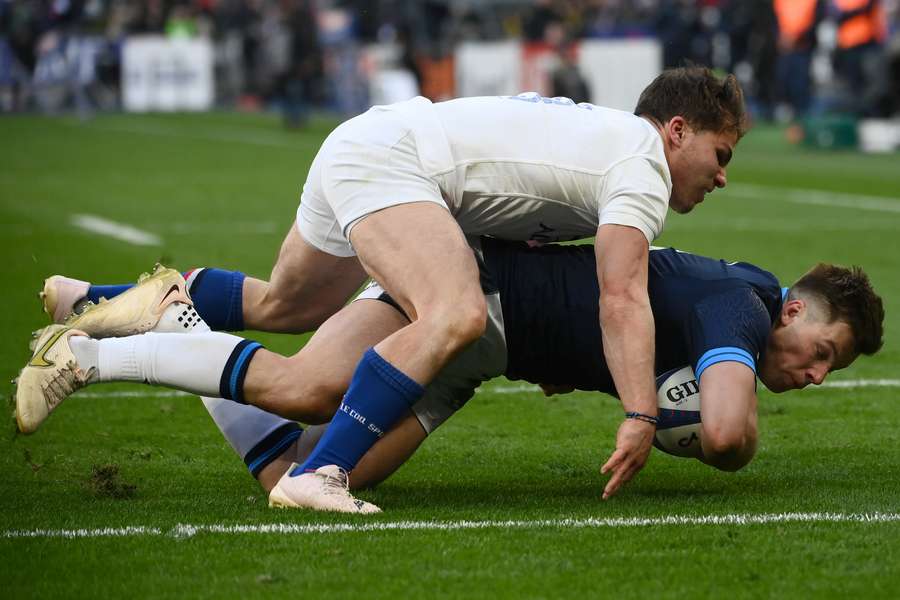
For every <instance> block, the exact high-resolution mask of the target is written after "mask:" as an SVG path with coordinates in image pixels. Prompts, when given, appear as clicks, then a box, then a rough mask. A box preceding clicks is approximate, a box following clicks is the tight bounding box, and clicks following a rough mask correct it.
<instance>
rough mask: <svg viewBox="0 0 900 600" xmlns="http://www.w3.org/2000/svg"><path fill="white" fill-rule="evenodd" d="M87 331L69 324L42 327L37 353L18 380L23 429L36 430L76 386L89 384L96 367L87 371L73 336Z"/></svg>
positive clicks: (18, 409) (19, 419)
mask: <svg viewBox="0 0 900 600" xmlns="http://www.w3.org/2000/svg"><path fill="white" fill-rule="evenodd" d="M73 335H87V334H86V333H84V332H83V331H79V330H77V329H72V328H71V327H66V326H65V325H50V326H48V327H45V328H44V329H43V330H41V332H40V335H39V336H38V338H37V343H36V344H35V350H34V354H32V355H31V360H29V361H28V364H26V365H25V368H24V369H22V371H21V372H20V373H19V377H18V379H17V380H16V423H17V424H18V426H19V431H21V432H22V433H33V432H34V431H36V430H37V428H38V427H40V426H41V423H43V422H44V421H45V420H46V419H47V417H48V416H50V413H51V412H52V411H53V410H54V409H55V408H56V407H57V406H59V405H60V404H61V403H62V401H63V400H65V399H66V398H68V397H69V396H71V395H72V394H73V393H75V391H76V390H78V389H80V388H82V387H84V386H85V385H87V384H88V381H89V380H90V377H91V375H92V374H93V372H94V368H93V367H92V368H90V369H88V371H87V372H85V371H84V370H82V369H81V368H80V367H79V366H78V361H77V359H76V358H75V354H74V353H73V352H72V348H71V347H70V346H69V338H70V337H71V336H73Z"/></svg>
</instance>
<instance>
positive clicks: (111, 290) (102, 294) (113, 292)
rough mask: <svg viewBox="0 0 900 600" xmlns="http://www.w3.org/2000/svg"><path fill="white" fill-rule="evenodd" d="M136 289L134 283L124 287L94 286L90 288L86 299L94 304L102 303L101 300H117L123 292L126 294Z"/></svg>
mask: <svg viewBox="0 0 900 600" xmlns="http://www.w3.org/2000/svg"><path fill="white" fill-rule="evenodd" d="M133 287H134V284H133V283H126V284H124V285H92V286H91V287H90V288H88V293H87V295H86V296H85V298H86V299H88V300H90V301H91V302H93V303H94V304H97V303H98V302H100V298H106V299H107V300H109V299H111V298H115V297H116V296H118V295H119V294H121V293H122V292H126V291H128V290H130V289H131V288H133Z"/></svg>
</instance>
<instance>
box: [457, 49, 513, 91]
mask: <svg viewBox="0 0 900 600" xmlns="http://www.w3.org/2000/svg"><path fill="white" fill-rule="evenodd" d="M455 54H456V95H457V96H505V95H513V94H518V93H519V92H521V91H523V90H522V87H521V86H522V44H520V43H519V42H518V41H516V40H509V41H503V42H463V43H461V44H460V45H459V46H457V48H456V53H455Z"/></svg>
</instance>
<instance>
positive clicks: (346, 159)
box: [297, 98, 449, 256]
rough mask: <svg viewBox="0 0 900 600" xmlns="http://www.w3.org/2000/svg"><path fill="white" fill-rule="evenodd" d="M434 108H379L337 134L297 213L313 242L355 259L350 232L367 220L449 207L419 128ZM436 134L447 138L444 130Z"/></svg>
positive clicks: (319, 157)
mask: <svg viewBox="0 0 900 600" xmlns="http://www.w3.org/2000/svg"><path fill="white" fill-rule="evenodd" d="M428 104H430V102H429V101H428V100H426V99H424V98H416V99H413V100H409V101H407V102H403V103H400V104H399V105H391V106H375V107H372V108H371V109H369V110H368V111H366V112H365V113H363V114H361V115H359V116H357V117H354V118H352V119H350V120H349V121H346V122H345V123H342V124H341V125H340V126H338V127H337V129H335V130H334V131H333V132H331V134H330V135H329V136H328V137H327V138H326V140H325V142H324V143H323V144H322V147H321V148H320V149H319V152H318V154H316V157H315V159H314V160H313V163H312V166H311V167H310V170H309V174H308V176H307V178H306V183H305V184H304V186H303V194H302V196H301V199H300V207H299V208H298V209H297V227H298V229H299V231H300V235H302V236H303V238H304V239H305V240H306V241H307V242H309V243H310V244H312V245H313V246H315V247H316V248H318V249H319V250H322V251H323V252H327V253H329V254H333V255H335V256H354V255H355V254H356V253H355V252H354V251H353V248H352V247H351V245H350V241H349V240H350V230H351V229H352V228H353V226H354V225H355V224H356V223H357V222H359V220H361V219H362V218H363V217H365V216H367V215H370V214H372V213H374V212H376V211H379V210H382V209H384V208H388V207H390V206H397V205H399V204H409V203H412V202H433V203H435V204H439V205H441V206H443V207H444V208H447V204H446V202H445V201H444V199H443V198H442V196H441V191H440V189H439V187H438V184H437V182H436V181H434V180H433V179H432V178H430V177H429V176H428V175H427V170H426V168H425V167H424V166H423V164H422V158H421V157H420V152H419V148H417V144H416V135H415V127H414V126H415V125H416V123H417V116H418V114H419V113H421V112H422V109H426V110H427V109H428V108H430V107H428V106H427V105H428ZM419 131H421V129H419ZM434 134H435V135H437V136H440V137H443V132H442V131H435V132H434ZM439 146H440V144H439ZM447 156H449V148H447ZM448 210H449V209H448Z"/></svg>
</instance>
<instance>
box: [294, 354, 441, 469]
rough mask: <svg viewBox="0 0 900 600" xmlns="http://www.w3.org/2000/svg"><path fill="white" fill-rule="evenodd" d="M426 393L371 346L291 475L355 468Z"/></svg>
mask: <svg viewBox="0 0 900 600" xmlns="http://www.w3.org/2000/svg"><path fill="white" fill-rule="evenodd" d="M424 393H425V388H423V387H422V386H421V385H419V384H418V383H416V382H415V381H413V380H412V379H410V378H409V377H407V376H406V375H404V374H403V373H401V372H400V371H399V370H397V368H396V367H394V366H393V365H392V364H391V363H389V362H388V361H386V360H384V359H383V358H381V356H379V355H378V353H377V352H375V349H374V348H369V350H368V351H366V353H365V354H364V355H363V357H362V360H361V361H359V364H358V365H357V367H356V371H355V372H354V373H353V379H352V380H351V381H350V387H349V389H348V390H347V395H346V396H344V400H343V402H341V406H340V408H338V411H337V412H336V413H335V414H334V418H333V419H332V420H331V423H329V424H328V429H326V430H325V433H324V435H322V438H321V439H320V440H319V443H318V444H316V447H315V448H314V449H313V451H312V454H310V455H309V457H308V458H307V459H306V462H304V463H303V464H302V465H299V466H298V467H296V468H295V469H294V470H293V471H291V477H296V476H297V475H302V474H303V473H306V472H309V471H315V470H316V469H318V468H319V467H322V466H325V465H338V466H339V467H341V468H342V469H344V470H345V471H351V470H353V467H355V466H356V463H358V462H359V459H361V458H362V456H363V454H365V453H366V452H367V451H368V450H369V448H371V447H372V445H373V444H374V443H375V442H376V441H378V438H380V437H381V436H382V435H384V432H386V431H387V430H388V429H390V428H391V427H392V426H393V425H394V423H396V422H397V421H398V420H399V419H400V418H401V417H402V416H403V415H404V414H405V413H406V411H407V410H409V408H410V407H411V406H412V405H413V404H415V403H416V401H417V400H418V399H419V398H421V397H422V394H424Z"/></svg>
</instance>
